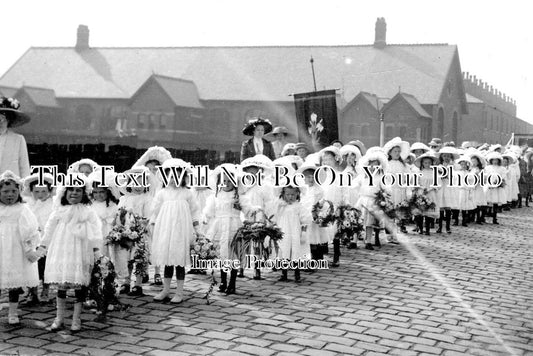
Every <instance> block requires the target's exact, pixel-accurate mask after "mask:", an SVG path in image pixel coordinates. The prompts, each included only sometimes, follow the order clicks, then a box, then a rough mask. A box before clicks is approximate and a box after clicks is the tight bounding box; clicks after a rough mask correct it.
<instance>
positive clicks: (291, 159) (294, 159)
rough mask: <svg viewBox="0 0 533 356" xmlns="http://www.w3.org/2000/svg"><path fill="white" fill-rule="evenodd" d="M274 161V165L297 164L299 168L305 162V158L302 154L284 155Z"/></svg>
mask: <svg viewBox="0 0 533 356" xmlns="http://www.w3.org/2000/svg"><path fill="white" fill-rule="evenodd" d="M272 163H273V164H274V166H286V165H291V166H294V165H296V169H297V168H298V167H300V166H301V165H302V164H304V160H303V159H302V157H300V156H297V155H289V156H283V157H280V158H277V159H275V160H274V162H272ZM293 168H294V167H293Z"/></svg>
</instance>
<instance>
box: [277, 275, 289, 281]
mask: <svg viewBox="0 0 533 356" xmlns="http://www.w3.org/2000/svg"><path fill="white" fill-rule="evenodd" d="M288 280H289V278H288V277H287V276H286V275H284V274H282V275H281V277H279V278H278V281H279V282H287V281H288Z"/></svg>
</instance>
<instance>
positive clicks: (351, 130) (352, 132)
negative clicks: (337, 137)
mask: <svg viewBox="0 0 533 356" xmlns="http://www.w3.org/2000/svg"><path fill="white" fill-rule="evenodd" d="M356 127H357V126H356V125H355V124H349V125H348V136H349V138H350V139H352V138H354V137H355V136H356V133H355V131H356Z"/></svg>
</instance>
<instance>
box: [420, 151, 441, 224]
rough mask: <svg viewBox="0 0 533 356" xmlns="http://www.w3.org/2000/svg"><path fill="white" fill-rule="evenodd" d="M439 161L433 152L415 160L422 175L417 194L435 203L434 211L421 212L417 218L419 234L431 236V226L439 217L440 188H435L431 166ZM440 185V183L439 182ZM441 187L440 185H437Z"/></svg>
mask: <svg viewBox="0 0 533 356" xmlns="http://www.w3.org/2000/svg"><path fill="white" fill-rule="evenodd" d="M437 161H438V159H437V156H435V154H434V153H433V152H430V151H428V152H427V153H424V154H422V155H420V156H418V158H417V159H415V162H414V163H415V166H417V167H418V168H419V173H420V175H421V176H420V181H419V184H420V187H419V188H417V189H416V191H415V193H417V194H425V197H426V198H427V199H428V200H429V201H430V202H432V203H435V208H434V209H428V210H425V211H420V215H419V216H417V217H415V221H416V223H417V226H418V233H419V234H424V233H425V234H426V235H429V234H430V233H429V230H430V228H431V225H432V223H433V221H434V219H436V218H438V217H439V211H440V208H439V205H440V204H439V199H438V191H439V188H438V187H435V186H434V184H433V183H434V182H433V181H434V177H433V169H432V168H431V166H433V165H436V163H437ZM437 183H439V182H437ZM437 185H439V184H437ZM424 227H425V230H426V231H425V232H424Z"/></svg>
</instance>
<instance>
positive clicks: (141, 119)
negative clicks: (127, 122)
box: [137, 114, 147, 129]
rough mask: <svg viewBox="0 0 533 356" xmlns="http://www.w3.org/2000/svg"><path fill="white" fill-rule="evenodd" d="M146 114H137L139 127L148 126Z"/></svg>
mask: <svg viewBox="0 0 533 356" xmlns="http://www.w3.org/2000/svg"><path fill="white" fill-rule="evenodd" d="M146 119H147V118H146V114H139V115H138V116H137V129H144V128H146Z"/></svg>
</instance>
